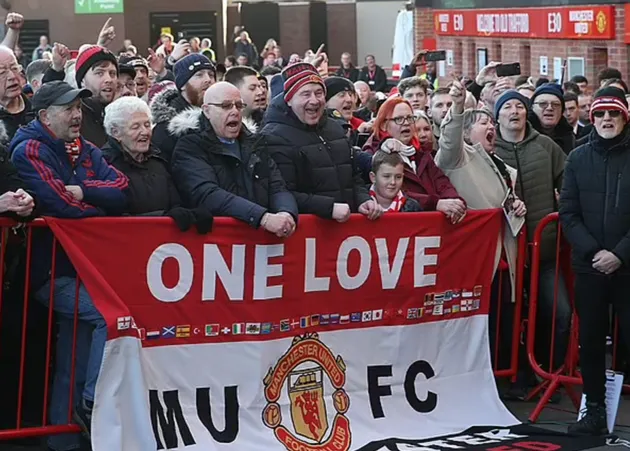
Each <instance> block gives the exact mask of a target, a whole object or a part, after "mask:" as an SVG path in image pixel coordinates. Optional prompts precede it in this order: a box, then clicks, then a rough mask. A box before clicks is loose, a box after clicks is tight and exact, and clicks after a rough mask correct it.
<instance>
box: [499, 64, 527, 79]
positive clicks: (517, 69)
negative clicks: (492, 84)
mask: <svg viewBox="0 0 630 451" xmlns="http://www.w3.org/2000/svg"><path fill="white" fill-rule="evenodd" d="M513 75H521V63H511V64H499V65H498V66H497V77H511V76H513Z"/></svg>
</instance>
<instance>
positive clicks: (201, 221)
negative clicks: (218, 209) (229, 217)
mask: <svg viewBox="0 0 630 451" xmlns="http://www.w3.org/2000/svg"><path fill="white" fill-rule="evenodd" d="M193 214H194V215H195V224H197V232H198V233H199V234H201V235H205V234H206V233H208V232H210V231H212V223H213V222H214V216H212V213H210V211H209V210H208V209H206V208H204V207H198V208H195V209H194V210H193Z"/></svg>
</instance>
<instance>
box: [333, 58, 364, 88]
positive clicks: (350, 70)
mask: <svg viewBox="0 0 630 451" xmlns="http://www.w3.org/2000/svg"><path fill="white" fill-rule="evenodd" d="M335 75H336V76H337V77H343V78H347V79H348V80H350V81H351V82H352V83H354V82H356V81H358V80H359V69H357V68H356V67H354V64H352V55H350V54H349V53H348V52H343V53H342V54H341V66H339V69H337V72H335Z"/></svg>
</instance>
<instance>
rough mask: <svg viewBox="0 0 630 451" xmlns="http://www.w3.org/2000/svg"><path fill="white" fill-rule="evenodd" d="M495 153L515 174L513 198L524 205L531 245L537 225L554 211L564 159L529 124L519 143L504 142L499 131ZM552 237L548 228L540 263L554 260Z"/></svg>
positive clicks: (557, 150)
mask: <svg viewBox="0 0 630 451" xmlns="http://www.w3.org/2000/svg"><path fill="white" fill-rule="evenodd" d="M495 149H496V154H497V155H498V156H499V157H500V158H501V159H502V160H503V161H504V162H505V163H506V164H507V165H509V166H511V167H513V168H516V170H517V172H518V178H517V181H516V194H517V196H518V197H519V198H520V199H522V200H523V202H525V205H527V215H526V217H525V219H526V226H527V237H528V239H529V241H532V240H533V238H534V232H535V230H536V227H537V226H538V223H539V222H540V221H541V220H542V219H543V218H544V217H545V216H547V215H548V214H550V213H553V212H554V211H556V210H557V202H556V197H555V193H554V190H556V189H557V190H558V191H560V188H561V187H562V174H563V172H564V161H565V159H566V156H565V154H564V152H563V151H562V149H561V148H560V147H559V146H558V145H557V144H556V143H555V142H553V140H552V139H551V138H549V137H548V136H545V135H541V134H540V133H538V132H537V131H536V130H534V128H533V127H532V126H531V124H530V123H527V126H526V130H525V138H524V139H523V141H521V142H520V143H511V142H507V141H505V140H504V139H503V137H502V136H501V129H500V127H498V128H497V139H496V144H495ZM555 236H556V234H555V231H554V230H553V227H547V229H546V230H545V232H544V233H543V239H542V246H541V258H542V260H547V261H548V260H553V259H554V257H555V248H556V241H555Z"/></svg>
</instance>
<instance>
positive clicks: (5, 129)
mask: <svg viewBox="0 0 630 451" xmlns="http://www.w3.org/2000/svg"><path fill="white" fill-rule="evenodd" d="M22 100H23V101H24V109H23V110H22V111H20V112H19V113H16V114H12V113H9V112H8V111H7V110H5V109H4V108H2V107H0V124H2V126H1V127H2V131H0V143H1V144H4V145H8V144H9V142H10V141H11V140H12V139H13V136H15V132H17V130H18V128H20V127H21V126H23V125H26V124H28V123H29V122H31V121H32V120H33V119H35V112H34V111H33V107H32V106H31V101H30V100H29V99H28V97H26V96H25V95H22Z"/></svg>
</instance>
